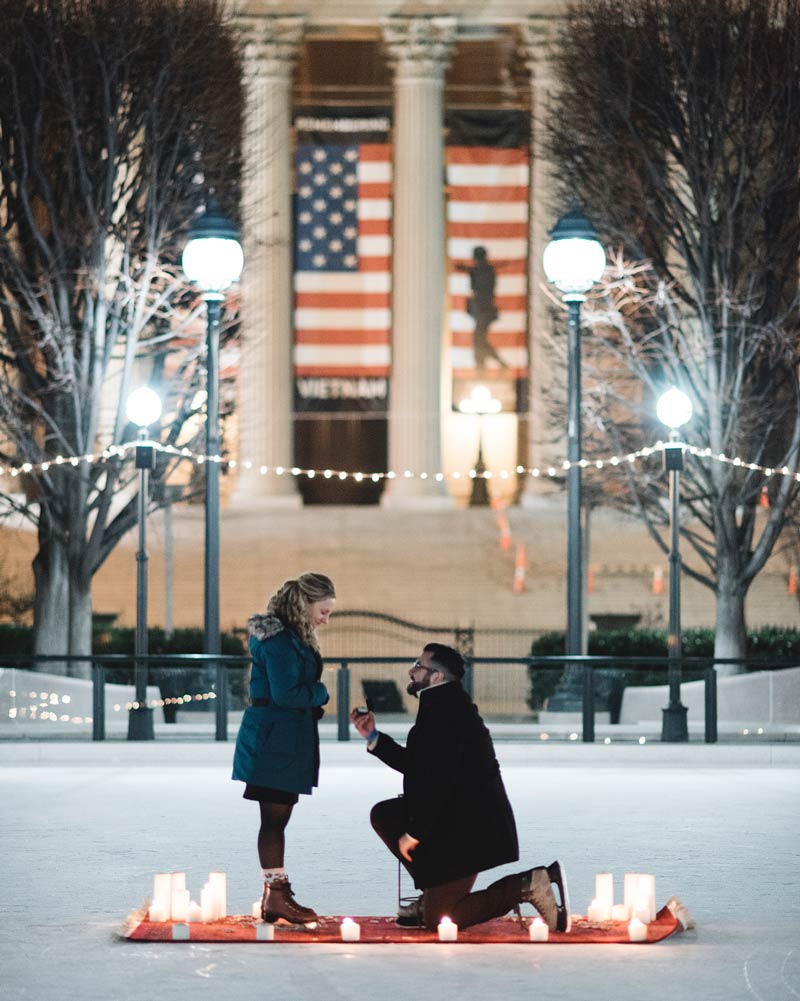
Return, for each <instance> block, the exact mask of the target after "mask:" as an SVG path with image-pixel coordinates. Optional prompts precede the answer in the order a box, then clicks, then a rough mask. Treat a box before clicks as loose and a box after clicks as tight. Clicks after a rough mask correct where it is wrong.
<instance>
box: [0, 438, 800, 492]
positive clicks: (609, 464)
mask: <svg viewBox="0 0 800 1001" xmlns="http://www.w3.org/2000/svg"><path fill="white" fill-rule="evenodd" d="M137 445H148V446H151V447H152V448H154V449H155V450H156V451H157V452H160V453H163V454H165V455H170V456H173V457H175V458H177V459H179V460H185V461H190V462H194V463H195V465H197V466H202V465H204V464H205V463H207V462H216V463H219V464H220V465H222V466H224V467H225V468H226V469H229V470H234V469H237V468H242V469H245V470H248V471H250V470H253V469H255V470H256V471H257V472H258V473H259V474H260V475H261V476H270V475H271V476H291V477H295V478H306V479H309V480H313V479H315V478H316V477H320V478H321V479H325V480H332V479H338V480H351V481H354V482H356V483H369V482H372V483H379V482H380V481H381V480H394V479H419V480H428V479H430V480H434V481H436V482H443V481H453V482H457V481H458V480H474V479H480V478H483V479H486V480H491V479H498V480H501V481H502V480H509V479H511V478H512V477H514V476H529V477H532V478H533V479H538V478H545V479H546V478H550V479H557V478H558V477H560V476H562V475H563V474H564V473H565V472H567V471H568V470H570V469H572V468H573V467H574V466H579V467H580V468H581V469H586V470H592V469H597V470H601V469H614V468H618V467H624V466H625V464H628V465H630V464H633V463H635V462H637V461H638V460H640V459H647V458H649V457H650V456H652V455H656V454H659V453H661V452H663V451H664V449H665V448H667V447H682V448H684V449H685V450H686V452H687V453H688V454H689V455H692V456H695V457H696V458H698V459H708V460H711V461H712V462H719V463H723V464H726V465H729V466H733V467H736V468H740V469H743V470H748V471H751V472H759V473H763V475H764V476H765V477H766V478H770V477H772V476H789V477H791V478H792V479H794V480H796V481H797V482H800V472H798V471H796V470H793V469H791V468H790V467H789V466H764V465H761V464H759V463H757V462H749V461H748V460H747V459H744V458H742V457H741V456H730V455H726V454H725V453H724V452H715V451H713V449H711V448H700V447H698V446H696V445H689V444H687V443H686V442H680V441H678V442H668V443H667V442H663V441H657V442H655V443H654V444H653V445H647V446H645V447H644V448H640V449H637V450H636V451H633V452H625V453H622V454H619V455H610V456H606V457H604V458H599V459H598V458H595V459H579V460H578V461H577V462H571V461H570V460H569V459H564V460H561V461H559V462H557V463H555V464H553V465H547V466H541V467H539V466H524V465H517V466H515V467H513V468H512V469H500V470H497V471H494V470H491V469H486V470H477V469H475V468H474V467H473V468H471V469H469V470H466V471H461V470H453V471H451V472H441V471H439V472H435V473H431V472H426V471H424V470H423V471H414V470H411V469H404V470H403V471H402V472H400V471H396V470H391V469H390V470H387V471H385V472H371V473H370V472H365V471H363V470H345V469H305V468H302V467H300V466H267V465H262V464H259V463H256V462H253V461H252V460H249V459H246V460H236V459H226V458H225V457H223V456H221V455H204V454H203V453H201V452H194V451H192V449H190V448H176V447H175V446H173V445H162V444H161V443H160V442H157V441H144V442H142V441H138V442H129V443H127V444H125V445H111V446H109V447H108V448H106V449H104V450H103V451H102V452H97V453H93V454H85V455H70V456H62V455H57V456H56V457H55V458H54V459H48V460H46V461H44V462H38V463H34V462H23V463H21V464H20V465H13V464H8V465H5V466H3V465H0V476H2V475H7V476H10V477H11V478H12V479H13V478H15V477H18V476H20V475H23V474H26V475H31V474H33V475H35V474H39V473H47V472H48V471H49V470H51V469H53V468H56V469H58V468H60V467H64V466H71V467H73V468H77V467H79V466H80V465H81V464H86V465H98V464H101V463H103V462H108V461H111V460H112V459H122V460H125V459H126V458H127V457H128V456H129V454H130V453H132V452H133V451H134V450H135V448H136V447H137Z"/></svg>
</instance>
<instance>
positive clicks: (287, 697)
mask: <svg viewBox="0 0 800 1001" xmlns="http://www.w3.org/2000/svg"><path fill="white" fill-rule="evenodd" d="M249 626H250V641H249V646H250V653H251V655H252V658H253V667H252V673H251V675H250V701H251V703H252V702H255V703H256V704H255V705H250V706H248V707H247V709H245V711H244V717H243V719H242V725H241V727H240V728H239V735H238V737H237V738H236V751H235V753H234V756H233V776H232V778H234V779H235V780H238V781H240V782H251V783H253V784H254V785H260V786H269V787H270V788H272V789H284V790H286V791H287V792H296V793H310V792H311V789H312V787H313V786H315V785H317V780H318V778H319V734H318V732H317V719H318V717H319V716H321V715H322V713H321V712H320V709H319V707H320V706H324V705H325V703H326V702H327V701H328V698H329V696H328V690H327V688H326V687H325V685H323V684H322V682H321V681H320V678H321V676H322V660H321V659H320V656H319V654H318V653H317V652H316V651H315V650H313V649H312V648H311V647H309V646H307V645H306V644H305V643H303V641H302V640H301V639H300V637H299V636H298V635H297V633H296V632H295V631H294V630H293V629H290V628H289V627H288V626H286V625H285V624H284V623H283V622H282V621H281V620H280V619H279V618H277V617H276V616H274V615H254V616H253V617H252V618H251V619H250V622H249Z"/></svg>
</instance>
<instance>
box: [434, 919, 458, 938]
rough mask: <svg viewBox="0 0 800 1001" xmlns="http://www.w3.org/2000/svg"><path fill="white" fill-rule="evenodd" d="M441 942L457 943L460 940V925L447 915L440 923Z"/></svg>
mask: <svg viewBox="0 0 800 1001" xmlns="http://www.w3.org/2000/svg"><path fill="white" fill-rule="evenodd" d="M437 930H438V932H439V941H440V942H455V941H457V940H458V925H457V924H456V923H455V922H454V921H453V920H452V918H448V917H447V915H445V916H444V917H443V918H442V920H441V921H440V922H439V925H438V928H437Z"/></svg>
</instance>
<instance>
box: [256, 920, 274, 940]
mask: <svg viewBox="0 0 800 1001" xmlns="http://www.w3.org/2000/svg"><path fill="white" fill-rule="evenodd" d="M274 938H275V925H271V924H268V923H267V922H266V921H259V922H258V924H257V925H256V942H272V941H273V940H274Z"/></svg>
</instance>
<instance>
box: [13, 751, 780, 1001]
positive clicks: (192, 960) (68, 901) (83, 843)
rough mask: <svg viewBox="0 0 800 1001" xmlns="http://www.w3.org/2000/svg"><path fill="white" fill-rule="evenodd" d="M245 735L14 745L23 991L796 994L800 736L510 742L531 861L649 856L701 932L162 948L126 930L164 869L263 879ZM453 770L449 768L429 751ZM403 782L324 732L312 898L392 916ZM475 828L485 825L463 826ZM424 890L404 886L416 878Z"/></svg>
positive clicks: (253, 888) (345, 995) (331, 908)
mask: <svg viewBox="0 0 800 1001" xmlns="http://www.w3.org/2000/svg"><path fill="white" fill-rule="evenodd" d="M232 751H233V746H232V744H225V743H216V742H214V741H211V740H208V741H207V740H203V741H202V743H198V742H192V741H188V740H186V741H163V740H162V741H156V742H153V743H148V744H133V743H128V742H126V741H108V742H106V743H97V744H92V743H90V742H76V741H57V740H53V741H45V742H39V741H36V742H34V741H21V742H17V741H3V742H0V797H2V802H3V805H4V809H3V812H2V816H0V832H1V834H2V844H3V846H4V854H5V866H4V870H5V871H4V879H3V885H4V906H3V909H2V923H0V964H2V970H3V992H2V993H3V998H4V1001H22V999H35V1001H71V999H76V1001H79V999H80V1001H101V999H102V1001H109V999H111V1001H178V999H180V1001H186V999H187V998H190V997H197V998H199V999H209V1001H210V999H214V1001H217V999H219V1001H253V999H254V998H259V997H264V996H268V997H270V998H276V999H301V1001H338V999H348V1001H351V999H353V998H360V997H369V998H372V997H374V996H376V995H377V996H379V997H384V996H386V997H394V998H398V999H400V998H406V997H408V996H410V995H415V996H417V997H420V998H422V999H426V998H428V997H435V998H436V999H437V1001H439V999H441V1001H456V999H458V1001H467V999H469V1001H471V999H475V1001H484V999H494V998H497V999H502V1001H523V999H524V1001H529V999H536V1001H650V999H652V1001H678V999H680V1001H687V999H691V1001H797V997H798V993H800V952H799V951H798V949H797V942H798V940H800V874H799V873H798V864H797V844H798V835H800V767H799V766H800V746H798V745H787V744H760V745H722V744H720V745H710V746H706V745H702V744H690V745H662V744H647V745H645V746H640V745H638V744H628V745H614V744H612V745H602V744H596V745H583V744H581V743H569V742H560V743H556V742H539V743H530V742H528V743H521V742H519V741H516V742H510V743H505V742H498V745H497V751H498V757H499V758H500V760H501V765H502V768H503V774H504V777H505V780H506V785H507V788H508V791H509V796H510V798H511V800H512V803H513V805H514V808H515V813H516V816H517V823H518V828H519V835H520V843H521V846H522V861H521V863H520V864H518V865H516V866H507V867H503V869H498V870H496V871H494V872H492V873H491V874H484V875H482V876H481V877H480V879H479V882H478V887H481V886H485V885H486V884H487V883H488V882H489V881H490V880H491V879H493V878H495V876H497V875H501V874H502V873H503V872H506V871H509V872H513V871H515V870H517V869H521V868H523V867H525V866H529V865H532V864H537V863H542V862H544V863H547V862H550V861H551V860H552V859H553V858H555V857H558V858H560V859H561V860H562V861H563V862H564V864H565V866H566V868H567V872H568V875H569V881H570V890H571V895H572V909H573V910H574V911H576V912H581V911H583V912H585V908H586V905H587V904H588V902H589V898H590V897H591V896H592V895H593V889H594V875H595V873H597V872H601V871H612V872H613V873H614V874H615V891H616V892H617V893H618V894H619V893H621V882H622V874H623V873H624V872H625V871H630V870H635V871H646V872H652V873H654V874H655V877H656V895H657V900H658V904H659V906H661V905H663V904H664V903H665V902H666V900H667V899H668V897H669V896H671V895H672V894H675V895H677V896H678V897H679V898H680V899H681V900H682V901H683V903H684V904H685V905H686V906H687V907H688V908H689V910H690V911H691V913H692V914H693V916H694V917H695V919H696V921H697V925H698V927H697V930H696V931H693V932H689V933H687V934H684V935H682V936H679V937H675V938H672V939H668V940H667V941H665V942H663V943H661V944H658V945H654V946H649V947H639V946H576V947H572V948H570V947H568V946H544V947H536V946H530V947H528V946H485V947H484V946H478V947H476V946H459V945H441V946H440V945H438V944H437V945H431V946H416V947H415V946H413V945H409V946H361V945H352V946H345V945H344V944H342V945H308V946H297V945H282V944H279V945H275V944H274V943H263V944H260V945H216V944H212V945H201V944H196V945H192V944H189V945H172V944H170V945H156V944H141V943H139V944H134V943H128V942H119V941H115V940H114V938H113V932H114V929H115V928H116V927H118V926H119V924H120V923H121V922H122V920H123V919H124V917H125V916H126V914H127V913H128V912H129V911H131V910H133V909H134V908H136V907H138V906H140V905H141V904H142V903H143V901H144V900H145V899H146V898H147V897H148V896H149V894H150V890H151V886H152V876H153V873H155V872H156V871H159V870H179V871H185V872H186V873H187V886H188V887H189V888H190V889H191V890H192V892H193V896H195V897H196V896H197V894H198V893H199V889H200V886H201V884H202V883H203V882H204V880H205V878H206V874H207V873H208V872H209V871H211V870H218V869H221V870H224V871H226V872H227V874H228V899H229V910H230V911H231V912H238V913H246V912H249V910H250V906H251V903H252V901H254V900H255V899H256V898H257V897H258V896H259V890H260V887H259V882H260V873H259V869H258V865H257V861H256V857H255V836H256V829H257V809H256V808H255V807H254V804H252V803H248V802H245V801H244V800H242V799H241V787H240V786H239V785H238V784H233V783H231V782H230V781H229V774H230V758H231V754H232ZM432 766H433V767H435V763H432ZM399 789H400V777H399V776H398V775H396V773H393V772H391V771H389V770H388V769H386V768H385V767H383V766H382V765H380V763H379V762H376V761H375V760H373V759H371V758H369V756H368V755H367V754H366V753H365V751H364V747H363V745H362V743H361V742H360V741H356V740H353V741H351V742H348V743H338V742H335V741H333V740H327V739H326V740H325V742H324V744H323V747H322V774H321V782H320V788H319V790H318V791H317V792H316V793H315V795H314V796H313V797H311V798H310V799H308V798H306V797H303V798H302V799H301V802H300V804H299V806H298V807H297V809H296V811H295V815H294V816H293V818H292V821H291V824H290V827H289V830H288V838H287V846H288V847H287V868H288V870H289V872H290V875H291V877H292V880H293V883H294V885H295V888H296V890H297V895H298V899H299V900H300V901H301V902H302V903H308V904H311V905H312V906H315V907H317V908H319V909H320V910H321V911H323V912H325V913H332V914H336V913H338V914H350V915H352V916H357V915H359V914H367V913H373V914H375V913H377V914H390V913H392V912H393V909H394V907H395V906H396V892H397V870H396V866H395V865H394V863H393V860H391V859H390V858H389V857H388V855H387V853H386V851H385V849H384V848H383V847H382V845H381V844H380V842H379V841H378V839H377V838H376V837H375V835H374V834H373V833H372V831H371V830H370V828H369V819H368V815H369V808H370V806H371V805H372V803H374V802H376V801H377V800H379V799H381V798H386V797H389V796H392V795H395V794H396V793H397V792H398V791H399ZM465 835H466V832H465ZM404 889H405V890H406V891H408V890H409V889H410V885H409V884H408V882H407V883H406V886H405V887H404Z"/></svg>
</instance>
